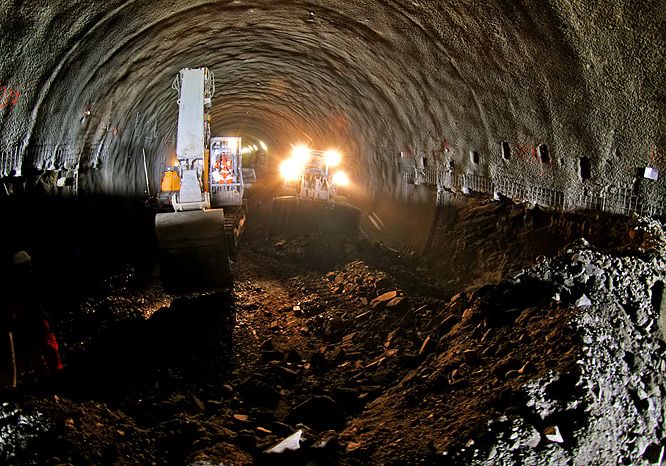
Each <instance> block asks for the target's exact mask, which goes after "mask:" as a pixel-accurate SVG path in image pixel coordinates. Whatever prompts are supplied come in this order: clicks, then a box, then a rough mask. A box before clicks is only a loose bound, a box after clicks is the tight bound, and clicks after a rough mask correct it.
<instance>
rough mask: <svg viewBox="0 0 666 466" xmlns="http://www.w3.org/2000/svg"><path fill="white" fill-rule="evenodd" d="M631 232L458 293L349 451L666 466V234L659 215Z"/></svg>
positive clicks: (447, 460)
mask: <svg viewBox="0 0 666 466" xmlns="http://www.w3.org/2000/svg"><path fill="white" fill-rule="evenodd" d="M629 234H630V236H632V238H633V239H634V240H637V243H636V244H639V245H640V246H639V247H638V249H637V250H634V251H632V252H630V251H624V252H623V253H607V252H602V251H600V250H597V249H595V248H594V247H592V246H591V245H590V244H589V243H588V242H587V241H585V240H580V241H578V242H576V243H574V244H573V245H572V246H571V247H569V248H567V249H566V250H565V251H563V252H562V254H560V255H559V256H557V257H555V258H553V259H544V260H542V261H541V262H540V263H539V264H537V265H536V266H535V267H532V268H529V269H525V270H523V271H521V272H520V273H518V274H516V275H514V276H513V277H511V278H509V279H507V280H505V281H503V282H501V283H500V284H499V285H497V286H496V287H484V288H481V289H479V290H478V291H477V292H475V293H474V294H473V296H472V297H471V298H470V302H469V303H465V302H462V301H461V298H456V299H454V300H453V301H452V303H451V306H453V308H451V309H450V310H449V311H450V312H451V317H450V318H449V319H450V323H449V325H448V326H447V327H450V330H448V333H445V334H444V336H443V337H441V338H440V339H439V343H438V344H437V348H436V350H435V352H434V354H433V355H432V357H431V358H429V359H427V360H426V361H424V363H422V364H421V365H420V366H419V367H418V368H417V369H415V370H413V371H412V372H410V373H409V374H408V375H407V376H406V377H404V378H403V379H402V380H401V381H400V383H399V384H397V385H396V386H395V387H393V388H391V389H390V390H388V391H387V393H386V394H384V395H382V396H381V397H379V398H377V399H376V400H375V401H374V402H373V403H372V404H370V405H369V406H368V408H367V410H366V411H365V412H364V413H363V414H362V415H361V416H359V417H358V418H356V419H355V420H353V421H352V422H351V423H350V424H349V426H348V428H347V430H346V432H345V433H344V438H347V439H350V441H353V442H354V443H355V444H356V445H359V447H358V448H357V450H356V454H357V455H359V456H360V457H362V458H365V459H367V460H368V461H370V462H371V463H384V462H385V463H387V464H398V463H400V462H401V461H408V462H412V461H415V460H427V461H429V462H433V463H435V464H460V465H463V464H464V465H467V464H485V465H494V464H533V465H537V464H581V465H582V464H607V465H616V464H632V465H634V464H636V465H641V464H642V465H657V464H662V462H663V460H664V452H665V449H666V405H665V404H664V402H663V399H664V396H666V377H665V371H664V370H665V369H666V358H665V352H664V350H665V349H666V344H665V343H664V335H665V334H664V326H663V319H664V310H663V309H664V307H663V304H662V298H663V281H664V276H665V275H666V257H665V256H664V245H665V244H666V243H664V234H663V231H662V230H661V227H660V226H659V224H658V223H656V222H649V221H645V220H639V221H637V224H636V226H635V228H634V229H632V230H631V231H630V232H629ZM456 303H458V306H457V309H455V308H456ZM461 309H464V310H463V311H462V314H461V313H460V310H461ZM456 310H457V311H458V312H456ZM445 330H446V329H444V331H445ZM498 337H499V338H498ZM470 404H473V405H475V406H474V409H473V411H471V410H470ZM470 411H471V412H470ZM404 413H409V414H407V415H406V416H407V417H408V418H409V419H412V420H413V427H412V429H411V432H410V433H409V434H406V433H405V431H404V430H399V426H400V425H404V422H405V414H404ZM398 419H399V420H398ZM389 432H391V434H389ZM393 432H395V433H393ZM452 433H453V436H451V434H452ZM387 437H388V438H387ZM454 437H455V440H454ZM387 443H388V444H389V445H394V446H395V448H391V449H390V453H389V452H388V451H387V448H386V444H387ZM416 452H418V453H416Z"/></svg>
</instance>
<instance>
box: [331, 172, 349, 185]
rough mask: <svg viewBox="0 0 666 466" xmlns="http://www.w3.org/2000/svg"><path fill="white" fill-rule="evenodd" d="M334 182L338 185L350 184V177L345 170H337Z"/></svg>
mask: <svg viewBox="0 0 666 466" xmlns="http://www.w3.org/2000/svg"><path fill="white" fill-rule="evenodd" d="M333 183H335V184H336V185H338V186H349V177H348V176H347V174H346V173H345V172H335V174H334V175H333Z"/></svg>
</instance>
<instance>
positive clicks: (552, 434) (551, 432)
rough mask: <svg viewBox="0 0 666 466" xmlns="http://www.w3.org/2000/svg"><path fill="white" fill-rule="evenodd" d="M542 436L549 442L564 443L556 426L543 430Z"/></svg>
mask: <svg viewBox="0 0 666 466" xmlns="http://www.w3.org/2000/svg"><path fill="white" fill-rule="evenodd" d="M543 435H545V436H546V438H547V439H548V440H550V441H551V442H556V443H564V439H563V438H562V434H561V433H560V428H559V427H557V426H550V427H546V428H545V429H544V430H543Z"/></svg>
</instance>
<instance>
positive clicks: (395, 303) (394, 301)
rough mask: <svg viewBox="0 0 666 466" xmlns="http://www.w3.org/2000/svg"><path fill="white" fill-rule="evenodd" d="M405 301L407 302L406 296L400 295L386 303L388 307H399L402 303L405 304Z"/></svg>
mask: <svg viewBox="0 0 666 466" xmlns="http://www.w3.org/2000/svg"><path fill="white" fill-rule="evenodd" d="M404 302H405V298H403V297H400V296H398V297H395V298H393V299H392V300H390V301H389V302H388V303H387V304H386V308H387V309H398V308H400V307H402V306H401V304H403V303H404Z"/></svg>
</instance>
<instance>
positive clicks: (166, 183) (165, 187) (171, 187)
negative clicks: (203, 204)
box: [160, 171, 180, 192]
mask: <svg viewBox="0 0 666 466" xmlns="http://www.w3.org/2000/svg"><path fill="white" fill-rule="evenodd" d="M160 189H161V190H162V192H165V191H180V177H179V176H178V173H177V172H173V171H169V172H164V177H163V178H162V186H161V187H160Z"/></svg>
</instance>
